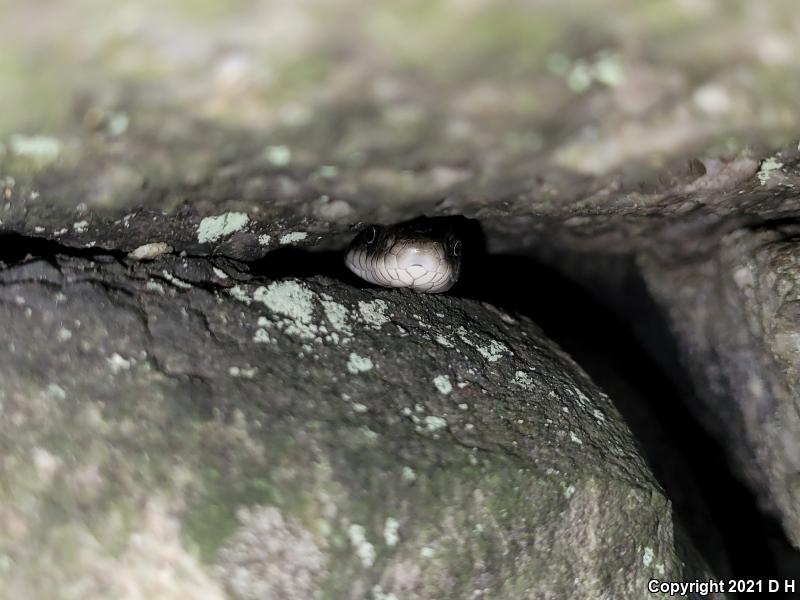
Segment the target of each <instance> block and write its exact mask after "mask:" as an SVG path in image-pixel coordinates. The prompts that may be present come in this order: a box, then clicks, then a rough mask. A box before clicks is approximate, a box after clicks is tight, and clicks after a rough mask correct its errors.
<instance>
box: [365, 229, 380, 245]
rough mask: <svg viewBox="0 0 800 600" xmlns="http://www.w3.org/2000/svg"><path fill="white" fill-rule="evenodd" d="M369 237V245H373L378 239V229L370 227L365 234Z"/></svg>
mask: <svg viewBox="0 0 800 600" xmlns="http://www.w3.org/2000/svg"><path fill="white" fill-rule="evenodd" d="M364 233H365V234H366V236H367V243H368V244H371V243H372V242H374V241H375V238H376V237H378V228H377V227H370V228H369V229H367V230H366V231H365V232H364Z"/></svg>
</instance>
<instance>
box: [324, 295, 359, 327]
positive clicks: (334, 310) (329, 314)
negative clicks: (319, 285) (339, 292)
mask: <svg viewBox="0 0 800 600" xmlns="http://www.w3.org/2000/svg"><path fill="white" fill-rule="evenodd" d="M320 302H322V308H323V310H324V311H325V317H326V318H327V319H328V322H329V323H330V324H331V327H333V328H334V329H335V330H336V331H338V332H339V333H342V334H344V335H346V336H351V335H353V330H352V329H351V328H350V323H349V311H348V310H347V307H346V306H344V305H343V304H340V303H339V302H336V301H335V300H333V299H332V298H331V297H330V296H323V297H322V299H321V300H320Z"/></svg>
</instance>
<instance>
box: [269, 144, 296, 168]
mask: <svg viewBox="0 0 800 600" xmlns="http://www.w3.org/2000/svg"><path fill="white" fill-rule="evenodd" d="M264 158H266V159H267V161H268V162H269V164H271V165H272V166H273V167H285V166H288V165H289V163H290V162H292V150H291V148H289V147H288V146H283V145H279V146H267V148H266V149H265V150H264Z"/></svg>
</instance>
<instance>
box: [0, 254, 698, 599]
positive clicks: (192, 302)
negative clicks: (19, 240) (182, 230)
mask: <svg viewBox="0 0 800 600" xmlns="http://www.w3.org/2000/svg"><path fill="white" fill-rule="evenodd" d="M167 259H171V260H172V261H173V262H170V260H167ZM174 260H175V257H174V256H165V257H163V258H162V259H157V260H155V261H153V262H132V263H130V264H128V265H123V264H122V263H120V262H117V261H108V262H105V261H100V260H92V259H91V258H87V257H80V256H79V257H68V256H63V255H62V256H58V257H54V258H52V259H51V260H50V263H47V262H44V261H39V260H31V261H28V262H24V263H20V264H18V265H17V266H13V267H9V268H7V269H5V270H4V271H2V272H0V282H1V283H0V324H2V325H1V326H2V330H3V331H4V332H5V334H6V335H5V337H4V342H3V344H2V345H1V346H0V376H1V377H2V380H3V382H4V385H3V386H2V388H0V407H2V412H3V415H4V417H3V419H2V420H0V439H3V440H7V441H8V445H7V446H6V447H5V448H4V454H3V461H2V463H0V469H2V471H1V473H2V480H3V481H5V482H7V484H8V485H6V486H4V487H3V491H2V492H0V494H1V495H0V522H2V524H3V530H4V531H6V532H7V535H5V536H4V537H3V539H2V541H0V553H1V557H2V560H0V579H1V580H2V581H3V586H2V589H3V590H4V592H5V593H6V594H8V597H21V595H24V596H25V597H29V598H36V597H48V598H52V597H60V598H74V597H81V598H95V597H98V598H99V597H114V596H119V595H120V594H122V593H123V592H124V593H128V594H140V595H144V594H148V595H151V596H157V597H162V598H173V597H174V598H209V599H211V598H224V597H231V598H264V597H280V598H287V599H290V598H296V599H301V598H302V599H306V598H317V597H341V598H345V597H347V598H362V597H373V598H391V597H398V598H399V597H402V598H412V599H426V598H464V597H469V596H471V595H476V594H477V595H483V596H486V597H495V598H509V599H513V598H529V597H551V596H552V597H556V596H558V597H566V596H572V595H575V594H577V595H579V596H580V597H587V598H588V597H592V598H630V597H638V596H641V595H643V594H645V592H644V591H643V590H645V589H646V586H647V583H648V581H649V580H650V579H652V578H656V579H659V580H664V581H668V580H694V579H695V578H696V577H699V578H700V579H705V578H707V577H709V576H710V575H711V574H710V573H709V571H708V570H707V568H706V567H704V565H703V561H702V560H701V559H700V558H698V556H697V555H696V553H695V552H694V551H693V550H692V548H691V545H690V544H688V543H686V540H685V538H684V536H683V534H682V533H681V528H680V525H679V524H677V523H675V522H674V520H673V515H672V510H671V507H670V503H669V501H668V500H667V499H666V498H665V497H664V495H663V493H662V492H661V490H660V488H659V486H658V485H657V484H656V483H655V482H654V480H653V478H652V476H651V474H650V473H649V471H648V469H647V467H646V465H645V464H644V461H643V460H642V458H641V456H640V455H639V453H638V451H637V448H636V444H635V442H634V440H633V439H632V437H631V435H630V433H629V431H628V429H627V428H626V426H625V425H624V424H623V423H622V421H621V418H620V416H619V414H618V413H617V412H616V410H615V408H614V407H613V405H612V404H611V402H610V400H609V399H608V398H607V397H606V396H605V395H604V394H602V393H601V392H600V391H599V390H598V388H597V387H596V386H595V385H594V384H593V383H592V382H591V381H590V380H589V379H588V377H587V376H586V375H585V374H584V373H583V372H582V371H581V369H580V368H579V367H578V366H577V365H576V364H575V363H574V362H573V361H572V360H571V359H570V358H569V357H567V356H566V355H565V354H564V353H563V352H562V351H560V350H559V349H558V348H557V347H555V346H554V344H552V343H551V342H550V341H548V340H547V339H546V338H545V337H544V336H543V335H542V333H541V331H540V330H539V329H538V328H537V327H536V326H535V325H534V324H533V323H532V322H530V321H529V320H528V319H525V318H520V317H515V316H512V315H508V314H506V313H504V312H502V311H499V310H497V309H494V308H493V307H491V306H489V305H485V304H480V303H477V302H473V301H468V300H462V299H458V298H454V297H447V296H424V295H418V294H414V293H411V292H408V293H406V292H404V291H393V290H377V289H367V290H360V289H356V288H353V287H350V286H348V285H346V284H343V283H339V282H337V281H334V280H330V279H327V278H320V277H315V278H311V279H308V280H297V279H284V280H275V281H270V280H265V279H262V278H258V277H254V278H252V279H251V280H249V281H246V282H245V281H240V282H238V283H237V284H236V285H235V286H234V287H223V286H222V285H221V284H220V283H215V281H216V280H214V279H212V278H210V279H209V280H207V281H205V282H203V283H202V285H201V284H199V283H195V282H189V281H187V280H186V279H182V278H178V277H176V276H175V275H173V274H172V273H171V271H170V269H171V268H173V266H174V265H175V264H176V263H175V262H174ZM200 260H201V259H196V261H200ZM51 263H54V264H56V265H57V268H52V267H51V266H50V264H51ZM192 272H193V273H195V274H197V273H201V272H202V270H200V269H195V270H194V271H192ZM198 277H199V275H198ZM54 593H55V594H57V595H56V596H54Z"/></svg>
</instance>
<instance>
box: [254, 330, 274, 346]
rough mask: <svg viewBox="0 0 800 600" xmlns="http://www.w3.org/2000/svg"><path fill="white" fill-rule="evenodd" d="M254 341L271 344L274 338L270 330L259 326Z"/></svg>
mask: <svg viewBox="0 0 800 600" xmlns="http://www.w3.org/2000/svg"><path fill="white" fill-rule="evenodd" d="M253 341H254V342H255V343H256V344H269V343H270V342H272V341H273V340H272V338H271V337H270V336H269V332H267V330H266V329H264V328H263V327H259V328H258V329H256V332H255V333H254V334H253Z"/></svg>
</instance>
